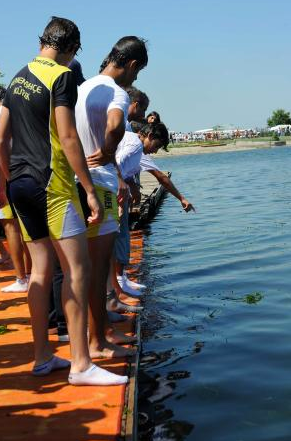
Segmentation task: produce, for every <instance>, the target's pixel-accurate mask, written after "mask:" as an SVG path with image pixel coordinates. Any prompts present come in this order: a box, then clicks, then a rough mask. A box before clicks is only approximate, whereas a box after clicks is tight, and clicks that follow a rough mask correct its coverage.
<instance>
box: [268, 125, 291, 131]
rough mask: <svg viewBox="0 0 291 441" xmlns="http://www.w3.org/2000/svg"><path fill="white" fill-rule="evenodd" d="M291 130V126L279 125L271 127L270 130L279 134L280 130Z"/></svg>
mask: <svg viewBox="0 0 291 441" xmlns="http://www.w3.org/2000/svg"><path fill="white" fill-rule="evenodd" d="M287 128H288V129H289V130H291V124H278V125H277V126H274V127H270V128H269V130H272V131H274V132H277V131H279V130H286V129H287Z"/></svg>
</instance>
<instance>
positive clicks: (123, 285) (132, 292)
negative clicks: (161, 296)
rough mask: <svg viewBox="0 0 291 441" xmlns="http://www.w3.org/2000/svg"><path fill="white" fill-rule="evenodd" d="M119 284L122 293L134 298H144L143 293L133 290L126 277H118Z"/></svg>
mask: <svg viewBox="0 0 291 441" xmlns="http://www.w3.org/2000/svg"><path fill="white" fill-rule="evenodd" d="M116 278H117V281H118V284H119V286H120V288H121V289H122V291H124V292H125V293H127V294H130V295H131V296H133V297H140V296H142V293H141V292H140V291H138V290H136V289H133V288H131V287H130V286H129V285H128V284H127V283H126V279H125V278H124V276H116Z"/></svg>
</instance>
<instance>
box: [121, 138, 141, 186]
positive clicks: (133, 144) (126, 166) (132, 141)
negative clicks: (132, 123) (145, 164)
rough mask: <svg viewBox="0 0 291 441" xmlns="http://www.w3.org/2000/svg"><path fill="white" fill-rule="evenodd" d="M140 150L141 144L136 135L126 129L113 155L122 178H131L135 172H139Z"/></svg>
mask: <svg viewBox="0 0 291 441" xmlns="http://www.w3.org/2000/svg"><path fill="white" fill-rule="evenodd" d="M142 151H143V144H142V142H141V140H140V139H139V137H138V135H137V134H136V133H133V132H127V131H126V132H125V134H124V137H123V138H122V140H121V141H120V143H119V144H118V148H117V151H116V156H115V158H116V162H117V165H118V167H119V170H120V173H121V175H122V177H123V179H128V178H131V177H132V176H134V175H135V174H136V173H139V171H140V160H141V155H142Z"/></svg>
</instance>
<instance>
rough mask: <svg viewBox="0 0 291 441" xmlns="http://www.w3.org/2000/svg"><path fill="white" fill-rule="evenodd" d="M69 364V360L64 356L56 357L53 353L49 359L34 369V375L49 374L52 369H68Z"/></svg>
mask: <svg viewBox="0 0 291 441" xmlns="http://www.w3.org/2000/svg"><path fill="white" fill-rule="evenodd" d="M69 366H71V363H70V362H69V360H65V359H64V358H60V357H56V356H55V355H53V356H52V358H51V359H50V360H49V361H46V362H45V363H43V364H39V365H38V366H35V367H34V368H33V370H32V375H35V376H36V377H41V376H43V375H48V374H50V373H51V372H52V371H56V370H58V369H66V368H68V367H69Z"/></svg>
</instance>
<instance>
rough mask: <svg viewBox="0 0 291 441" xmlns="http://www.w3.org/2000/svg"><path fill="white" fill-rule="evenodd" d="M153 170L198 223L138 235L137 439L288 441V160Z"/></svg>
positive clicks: (181, 163) (172, 213) (169, 216)
mask: <svg viewBox="0 0 291 441" xmlns="http://www.w3.org/2000/svg"><path fill="white" fill-rule="evenodd" d="M163 161H164V162H163V163H161V164H160V165H161V168H163V169H171V170H172V171H173V178H174V180H176V181H177V183H179V187H181V189H183V191H184V192H185V194H186V196H187V198H189V200H193V201H194V203H195V205H197V208H198V212H197V215H195V216H191V215H186V214H184V213H181V212H180V210H179V204H178V203H177V202H176V201H175V200H174V199H173V198H172V197H168V198H167V200H166V202H165V203H164V204H163V206H162V207H161V210H160V212H159V213H158V216H157V217H156V219H155V221H154V222H153V223H152V224H151V227H150V229H149V230H148V235H147V238H146V247H145V256H144V261H143V263H142V265H143V268H142V271H141V274H143V276H142V277H143V280H144V282H145V283H146V284H147V286H148V290H147V292H146V295H145V306H146V311H145V314H144V316H143V323H142V330H143V354H144V357H142V358H141V365H142V369H143V372H144V374H145V375H146V379H144V381H143V380H141V383H140V390H143V389H144V390H145V391H146V393H145V395H144V396H143V397H142V398H141V402H142V403H143V404H142V406H141V407H140V410H141V413H143V420H144V421H146V423H145V424H144V426H143V427H147V429H146V430H141V433H142V434H145V433H147V434H146V435H145V437H144V438H141V439H146V440H147V441H149V440H150V439H154V440H163V441H167V440H172V439H173V440H185V441H186V440H195V441H246V440H251V441H278V440H280V441H289V439H290V433H291V418H290V416H291V406H290V397H291V386H289V385H290V371H291V339H290V326H291V316H290V308H291V304H290V300H291V296H290V262H291V197H290V195H291V180H290V169H291V155H290V150H289V149H288V148H285V149H284V148H283V149H276V150H272V149H269V150H263V151H262V150H257V151H252V152H237V153H225V154H219V155H218V154H216V155H211V154H208V155H201V156H193V157H189V156H188V157H181V158H169V159H165V160H163ZM278 170H280V173H278ZM141 395H142V394H141ZM141 436H142V435H141Z"/></svg>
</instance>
